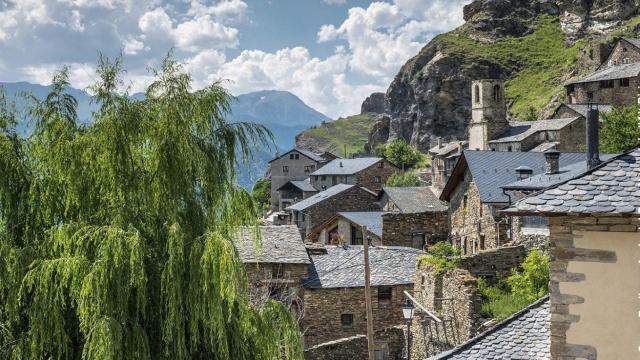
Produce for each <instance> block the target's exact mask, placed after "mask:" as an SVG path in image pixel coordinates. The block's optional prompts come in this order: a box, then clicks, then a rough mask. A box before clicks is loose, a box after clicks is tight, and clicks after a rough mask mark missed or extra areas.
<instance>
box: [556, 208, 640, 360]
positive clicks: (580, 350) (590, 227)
mask: <svg viewBox="0 0 640 360" xmlns="http://www.w3.org/2000/svg"><path fill="white" fill-rule="evenodd" d="M550 224H551V227H550V233H551V235H550V253H551V264H550V272H551V274H550V276H551V280H550V282H549V288H550V292H551V297H550V298H551V308H550V311H551V357H552V359H553V360H561V359H562V360H564V359H574V358H584V359H597V358H598V348H597V347H596V346H594V344H585V343H581V344H576V343H574V342H570V341H567V337H568V336H569V334H570V330H571V331H573V333H576V330H577V328H580V322H581V321H587V320H588V319H587V317H589V318H591V319H594V318H595V319H600V324H601V325H602V326H609V327H610V326H611V325H613V326H618V320H615V319H612V318H609V317H604V316H603V315H602V311H600V314H597V315H594V316H593V317H590V316H584V314H583V316H580V315H576V314H575V313H573V312H572V307H574V306H575V305H577V304H585V303H586V302H585V299H584V298H582V297H580V296H577V295H576V294H574V293H567V292H565V291H563V288H569V287H575V285H580V284H576V283H582V289H583V290H589V289H586V287H587V285H586V282H587V281H589V280H590V279H587V277H586V276H585V274H583V273H577V272H574V271H571V270H570V269H569V266H570V264H571V265H573V266H574V267H575V264H590V263H591V264H600V267H599V268H600V269H603V270H604V268H605V267H604V265H606V264H608V265H609V266H615V265H612V264H615V263H616V261H618V260H617V257H620V256H621V255H622V254H616V252H615V251H613V250H614V248H613V246H610V245H608V244H607V242H606V241H605V240H606V239H599V240H602V242H601V241H598V243H602V245H601V246H599V248H600V249H596V248H579V247H575V243H576V242H578V241H581V240H582V238H583V237H584V236H585V235H586V234H589V233H593V232H600V233H601V234H606V233H607V232H611V234H610V235H605V236H609V237H611V239H612V240H613V239H614V238H615V237H616V234H614V233H616V232H617V233H626V234H629V233H634V232H635V233H638V232H640V228H639V227H640V219H639V218H638V217H637V216H636V217H629V216H620V217H604V216H603V217H594V216H591V217H585V216H565V217H552V218H550ZM618 236H620V235H618ZM635 238H636V241H640V234H638V236H637V237H635ZM632 245H633V247H634V248H636V246H637V244H632ZM604 249H607V250H604ZM636 249H637V248H636ZM635 266H637V264H633V265H632V267H630V268H629V269H628V273H630V274H633V273H634V269H633V267H635ZM635 271H636V272H637V269H636V270H635ZM632 276H635V275H632ZM591 280H593V279H591ZM636 280H637V277H636ZM617 282H618V283H620V282H623V280H620V279H617ZM633 282H634V281H631V282H630V283H627V284H626V285H623V286H636V285H635V284H633ZM591 291H596V292H597V293H599V294H600V297H607V298H608V296H607V295H606V294H607V291H610V290H609V289H604V288H601V289H591ZM630 292H633V291H630ZM612 295H619V294H615V293H614V294H612ZM632 295H637V294H630V296H632ZM634 299H635V296H634ZM596 301H597V300H596ZM614 304H616V305H617V304H618V303H615V302H614ZM623 310H624V309H620V310H619V311H618V312H620V311H623ZM632 310H634V311H637V309H632ZM625 311H626V310H625ZM632 319H635V320H636V321H637V318H636V317H635V316H632V317H629V318H628V321H632ZM612 320H614V321H616V324H610V323H609V322H611V321H612ZM635 324H636V326H637V323H635ZM620 325H622V324H620ZM627 326H629V328H630V329H631V328H632V326H633V325H632V323H628V324H627ZM593 340H594V341H596V339H593ZM616 340H617V339H615V338H614V339H613V341H616ZM600 350H601V351H602V350H603V349H600ZM633 350H634V352H635V353H636V354H637V348H636V347H633Z"/></svg>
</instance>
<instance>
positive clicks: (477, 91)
mask: <svg viewBox="0 0 640 360" xmlns="http://www.w3.org/2000/svg"><path fill="white" fill-rule="evenodd" d="M474 92H475V93H476V94H475V98H476V99H475V100H476V103H479V102H480V86H478V85H476V86H475V89H474Z"/></svg>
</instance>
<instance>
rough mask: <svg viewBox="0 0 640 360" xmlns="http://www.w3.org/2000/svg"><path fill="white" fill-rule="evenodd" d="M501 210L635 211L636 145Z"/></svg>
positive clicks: (638, 181) (639, 153) (639, 199)
mask: <svg viewBox="0 0 640 360" xmlns="http://www.w3.org/2000/svg"><path fill="white" fill-rule="evenodd" d="M561 158H562V157H561ZM505 212H508V213H536V214H638V213H640V148H637V149H635V150H633V151H630V152H628V153H625V154H622V155H619V156H616V157H613V158H611V159H609V160H608V161H605V162H603V163H602V164H600V165H599V166H597V167H596V168H594V169H592V170H589V171H587V172H585V173H583V174H581V175H578V176H576V177H574V178H572V179H570V180H568V181H564V182H562V183H559V184H556V185H555V186H553V187H551V188H549V189H546V190H543V191H541V192H539V193H537V194H534V195H532V196H529V197H526V198H524V199H522V200H520V201H518V202H517V203H516V204H515V205H514V207H513V208H511V209H508V210H506V211H505Z"/></svg>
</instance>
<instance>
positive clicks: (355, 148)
mask: <svg viewBox="0 0 640 360" xmlns="http://www.w3.org/2000/svg"><path fill="white" fill-rule="evenodd" d="M375 120H376V116H375V115H371V114H360V115H354V116H349V117H346V118H340V119H338V120H335V121H328V122H325V123H323V124H322V125H320V126H318V127H316V128H312V129H308V130H305V131H304V132H303V134H304V136H308V137H312V138H314V139H316V140H317V141H318V142H320V143H326V144H329V146H330V151H332V152H335V154H336V155H340V156H344V149H345V146H346V148H347V153H348V154H354V153H358V152H361V151H362V150H363V149H364V144H365V143H366V142H367V140H368V135H369V130H370V129H371V127H373V124H374V123H375Z"/></svg>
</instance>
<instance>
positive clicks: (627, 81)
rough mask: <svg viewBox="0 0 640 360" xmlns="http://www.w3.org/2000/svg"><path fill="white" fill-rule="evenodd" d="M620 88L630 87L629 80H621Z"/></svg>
mask: <svg viewBox="0 0 640 360" xmlns="http://www.w3.org/2000/svg"><path fill="white" fill-rule="evenodd" d="M620 87H629V78H624V79H620Z"/></svg>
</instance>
